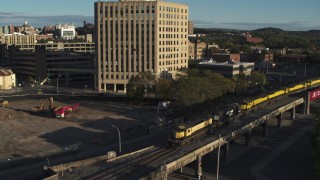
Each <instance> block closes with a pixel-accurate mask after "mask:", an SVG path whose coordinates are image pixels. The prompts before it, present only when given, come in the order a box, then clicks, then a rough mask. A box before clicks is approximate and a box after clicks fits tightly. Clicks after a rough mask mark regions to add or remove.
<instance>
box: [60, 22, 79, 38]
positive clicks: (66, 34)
mask: <svg viewBox="0 0 320 180" xmlns="http://www.w3.org/2000/svg"><path fill="white" fill-rule="evenodd" d="M55 29H56V34H57V36H58V38H62V39H64V40H72V39H75V37H76V28H75V26H74V25H69V24H58V25H56V28H55Z"/></svg>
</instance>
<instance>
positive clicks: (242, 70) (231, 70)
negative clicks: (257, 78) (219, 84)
mask: <svg viewBox="0 0 320 180" xmlns="http://www.w3.org/2000/svg"><path fill="white" fill-rule="evenodd" d="M197 67H198V68H199V69H205V70H211V71H213V72H215V73H220V74H221V75H223V76H224V77H226V78H233V77H235V76H238V75H239V74H245V75H249V74H251V71H252V70H253V69H254V63H240V62H238V63H233V62H231V61H229V62H225V63H217V62H215V61H206V62H200V63H199V64H198V65H197Z"/></svg>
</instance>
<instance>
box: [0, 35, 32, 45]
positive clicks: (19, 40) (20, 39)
mask: <svg viewBox="0 0 320 180" xmlns="http://www.w3.org/2000/svg"><path fill="white" fill-rule="evenodd" d="M1 40H2V44H9V45H11V44H35V43H37V40H36V36H35V35H24V34H21V33H13V34H4V35H2V36H1Z"/></svg>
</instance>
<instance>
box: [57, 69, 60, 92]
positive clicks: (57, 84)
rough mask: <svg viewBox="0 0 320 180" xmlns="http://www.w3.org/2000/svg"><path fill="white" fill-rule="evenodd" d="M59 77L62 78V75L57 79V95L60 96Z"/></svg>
mask: <svg viewBox="0 0 320 180" xmlns="http://www.w3.org/2000/svg"><path fill="white" fill-rule="evenodd" d="M59 77H61V74H59V76H58V77H57V94H59Z"/></svg>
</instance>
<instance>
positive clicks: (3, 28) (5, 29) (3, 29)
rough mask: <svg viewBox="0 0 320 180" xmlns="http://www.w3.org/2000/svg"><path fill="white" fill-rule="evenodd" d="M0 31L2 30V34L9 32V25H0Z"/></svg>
mask: <svg viewBox="0 0 320 180" xmlns="http://www.w3.org/2000/svg"><path fill="white" fill-rule="evenodd" d="M2 32H3V33H4V34H9V33H10V29H9V27H8V26H3V27H2Z"/></svg>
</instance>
